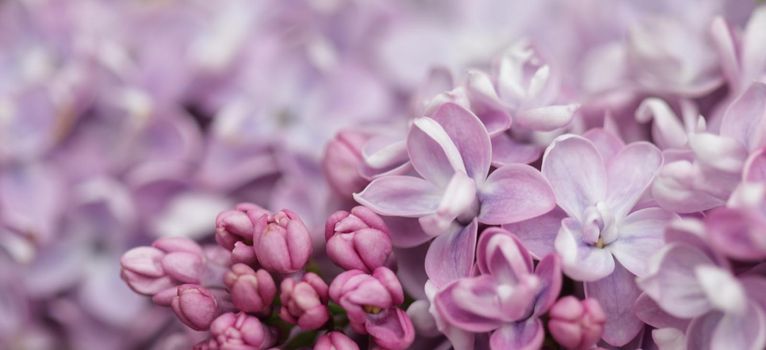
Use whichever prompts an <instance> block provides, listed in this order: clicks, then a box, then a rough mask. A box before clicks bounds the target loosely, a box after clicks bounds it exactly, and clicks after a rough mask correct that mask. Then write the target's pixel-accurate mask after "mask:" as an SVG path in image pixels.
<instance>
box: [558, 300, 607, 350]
mask: <svg viewBox="0 0 766 350" xmlns="http://www.w3.org/2000/svg"><path fill="white" fill-rule="evenodd" d="M549 316H550V320H549V321H548V329H549V330H550V332H551V335H553V339H555V340H556V341H557V342H558V343H559V344H561V346H563V347H565V348H567V349H576V350H584V349H590V348H592V347H593V345H594V344H596V342H598V340H599V339H600V338H601V334H602V333H603V332H604V323H605V322H606V315H605V314H604V311H603V310H602V309H601V305H599V303H598V301H596V300H595V299H585V300H582V301H580V300H577V298H575V297H573V296H566V297H563V298H561V299H559V300H558V301H557V302H556V303H555V304H554V305H553V307H552V308H551V310H550V312H549Z"/></svg>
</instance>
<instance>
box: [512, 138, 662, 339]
mask: <svg viewBox="0 0 766 350" xmlns="http://www.w3.org/2000/svg"><path fill="white" fill-rule="evenodd" d="M586 136H588V137H589V138H590V139H588V138H585V137H581V136H573V135H566V136H561V137H559V138H557V139H556V140H554V142H553V143H552V144H551V145H550V146H549V147H548V149H547V150H546V152H545V155H544V158H543V165H542V172H543V176H545V177H546V178H547V179H548V181H550V184H551V186H552V187H553V191H554V193H556V200H557V204H558V205H559V207H560V208H561V211H558V210H557V211H554V212H552V213H550V214H548V215H546V216H544V217H540V218H537V219H532V220H529V221H527V222H523V223H520V224H518V225H507V226H506V228H508V229H509V230H511V231H512V232H515V233H517V234H518V235H519V237H520V238H521V240H522V242H528V246H529V247H530V249H531V250H532V252H533V253H534V254H535V255H536V256H538V257H541V256H544V255H546V254H548V253H550V252H552V251H553V250H554V249H555V251H556V252H557V253H558V254H559V255H560V256H561V259H562V266H563V270H564V272H565V273H566V274H567V275H568V276H570V277H572V278H573V279H575V280H578V281H584V282H586V283H585V291H586V295H588V296H590V297H593V298H594V299H596V300H598V302H599V303H600V304H601V306H602V307H603V308H604V311H605V312H606V314H607V323H606V328H605V332H604V338H605V340H606V341H607V342H608V343H610V344H613V345H617V346H619V345H624V344H625V343H627V342H628V341H630V340H631V339H632V338H633V337H634V336H635V335H636V334H637V333H638V332H639V330H640V328H641V326H642V324H641V322H640V321H639V320H638V319H636V318H635V316H633V314H632V312H630V307H631V306H632V304H633V301H634V300H635V298H637V297H638V294H639V292H638V289H637V287H635V283H634V282H633V276H634V275H638V276H642V275H644V274H645V273H646V269H647V266H646V260H647V258H648V257H649V256H651V254H653V253H654V252H656V251H657V250H658V249H660V248H661V247H662V246H663V230H664V227H665V224H666V223H667V222H669V221H670V220H671V219H672V218H673V217H674V214H673V213H670V212H666V211H664V210H662V209H659V208H644V209H640V210H636V211H633V207H634V206H635V205H636V203H637V202H638V201H639V199H640V198H641V196H642V194H643V193H644V191H645V190H646V188H647V187H648V186H649V185H650V184H651V182H652V180H653V179H654V177H655V175H656V174H657V172H658V170H659V168H660V166H661V165H662V155H661V154H660V151H659V150H658V149H657V148H656V147H654V146H653V145H651V144H649V143H645V142H637V143H632V144H629V145H624V144H623V143H622V141H620V140H619V139H617V138H616V137H614V136H612V135H611V134H609V133H607V132H604V131H592V132H590V133H588V134H586ZM638 164H640V167H639V166H637V165H638ZM614 259H617V262H615V260H614Z"/></svg>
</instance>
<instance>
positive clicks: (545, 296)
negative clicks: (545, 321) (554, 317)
mask: <svg viewBox="0 0 766 350" xmlns="http://www.w3.org/2000/svg"><path fill="white" fill-rule="evenodd" d="M535 275H537V276H538V277H540V281H541V282H542V287H541V289H540V292H539V294H538V296H537V300H536V301H535V311H534V313H533V315H534V316H541V315H542V314H544V313H546V312H548V309H550V308H551V306H552V305H553V303H554V302H556V298H558V296H559V293H560V292H561V283H562V277H561V262H560V259H559V257H558V255H555V254H551V255H548V256H546V257H545V258H543V260H541V261H540V263H539V264H537V268H536V269H535Z"/></svg>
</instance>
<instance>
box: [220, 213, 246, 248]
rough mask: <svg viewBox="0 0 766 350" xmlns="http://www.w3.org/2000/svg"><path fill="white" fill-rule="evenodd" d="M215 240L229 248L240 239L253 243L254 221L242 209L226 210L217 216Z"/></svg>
mask: <svg viewBox="0 0 766 350" xmlns="http://www.w3.org/2000/svg"><path fill="white" fill-rule="evenodd" d="M215 240H216V242H218V244H219V245H221V246H222V247H224V248H226V249H229V250H231V249H233V248H234V243H236V242H239V241H244V242H245V243H246V244H252V241H253V222H252V221H251V220H250V217H248V216H247V214H245V213H244V212H242V211H239V210H227V211H224V212H222V213H220V214H218V216H217V217H216V218H215Z"/></svg>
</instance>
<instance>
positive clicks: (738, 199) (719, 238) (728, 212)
mask: <svg viewBox="0 0 766 350" xmlns="http://www.w3.org/2000/svg"><path fill="white" fill-rule="evenodd" d="M704 224H705V229H706V232H707V237H708V239H709V240H710V244H711V245H712V246H714V247H716V250H717V251H719V252H721V253H722V254H724V255H726V256H728V257H730V258H732V259H736V260H743V261H756V262H757V261H760V260H762V259H764V258H766V237H764V236H763V234H762V233H763V229H764V228H766V186H764V184H763V183H761V182H742V183H741V184H740V185H739V186H738V187H737V188H736V189H735V190H734V193H732V196H731V198H730V199H729V202H728V204H727V205H726V207H720V208H716V209H714V210H712V211H711V212H710V213H709V214H708V216H706V217H705V219H704Z"/></svg>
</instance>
